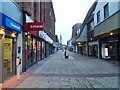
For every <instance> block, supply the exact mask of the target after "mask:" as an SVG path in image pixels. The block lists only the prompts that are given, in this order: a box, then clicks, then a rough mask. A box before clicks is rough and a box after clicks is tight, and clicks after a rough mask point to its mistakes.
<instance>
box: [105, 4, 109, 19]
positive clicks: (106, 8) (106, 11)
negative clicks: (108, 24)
mask: <svg viewBox="0 0 120 90" xmlns="http://www.w3.org/2000/svg"><path fill="white" fill-rule="evenodd" d="M108 16H109V7H108V3H107V4H106V5H105V6H104V19H105V18H107V17H108Z"/></svg>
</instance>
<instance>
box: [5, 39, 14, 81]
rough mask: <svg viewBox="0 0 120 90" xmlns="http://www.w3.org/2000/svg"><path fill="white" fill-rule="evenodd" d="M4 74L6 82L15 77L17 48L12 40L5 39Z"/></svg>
mask: <svg viewBox="0 0 120 90" xmlns="http://www.w3.org/2000/svg"><path fill="white" fill-rule="evenodd" d="M3 53H4V59H3V60H4V61H3V62H4V70H3V71H4V73H3V76H4V77H3V79H4V80H6V79H8V78H10V77H11V76H13V75H15V46H14V43H13V39H12V38H5V39H4V51H3Z"/></svg>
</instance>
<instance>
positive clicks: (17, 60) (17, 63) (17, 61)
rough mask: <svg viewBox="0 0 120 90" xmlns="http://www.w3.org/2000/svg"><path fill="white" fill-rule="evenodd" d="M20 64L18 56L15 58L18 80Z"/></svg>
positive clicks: (18, 78) (18, 77)
mask: <svg viewBox="0 0 120 90" xmlns="http://www.w3.org/2000/svg"><path fill="white" fill-rule="evenodd" d="M20 65H21V59H20V57H17V59H16V66H17V80H20Z"/></svg>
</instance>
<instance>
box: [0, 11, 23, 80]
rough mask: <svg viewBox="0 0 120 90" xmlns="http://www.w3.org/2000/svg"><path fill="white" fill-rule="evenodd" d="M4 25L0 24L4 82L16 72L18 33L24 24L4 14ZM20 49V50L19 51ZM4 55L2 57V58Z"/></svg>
mask: <svg viewBox="0 0 120 90" xmlns="http://www.w3.org/2000/svg"><path fill="white" fill-rule="evenodd" d="M1 15H2V25H1V26H0V34H1V37H0V41H1V42H0V46H1V48H0V49H1V50H2V51H1V54H0V59H1V60H0V64H1V65H2V73H0V74H1V75H2V76H3V77H2V82H3V81H4V80H6V79H8V78H10V77H12V76H13V75H15V74H16V57H17V54H18V53H19V52H21V51H20V50H18V44H17V42H18V35H19V34H20V33H21V32H22V26H21V25H20V24H19V23H18V22H16V21H14V20H13V19H11V18H10V17H8V16H6V15H5V14H2V13H1ZM18 51H19V52H18ZM1 57H2V58H1Z"/></svg>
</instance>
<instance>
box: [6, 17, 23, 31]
mask: <svg viewBox="0 0 120 90" xmlns="http://www.w3.org/2000/svg"><path fill="white" fill-rule="evenodd" d="M5 21H6V26H7V27H8V28H11V29H13V30H15V31H17V32H21V31H22V27H21V26H20V25H19V24H18V23H16V22H15V21H13V20H11V19H9V18H7V17H6V18H5Z"/></svg>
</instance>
